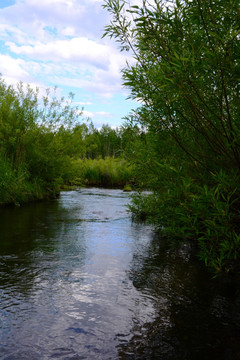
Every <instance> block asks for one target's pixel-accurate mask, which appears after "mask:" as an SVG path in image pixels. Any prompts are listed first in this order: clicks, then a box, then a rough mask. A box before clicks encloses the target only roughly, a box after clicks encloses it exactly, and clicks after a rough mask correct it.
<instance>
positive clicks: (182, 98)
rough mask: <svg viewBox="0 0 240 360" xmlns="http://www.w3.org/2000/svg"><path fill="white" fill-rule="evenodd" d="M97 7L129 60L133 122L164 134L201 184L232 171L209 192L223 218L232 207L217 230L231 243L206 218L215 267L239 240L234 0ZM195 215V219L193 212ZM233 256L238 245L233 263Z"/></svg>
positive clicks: (237, 14) (119, 2)
mask: <svg viewBox="0 0 240 360" xmlns="http://www.w3.org/2000/svg"><path fill="white" fill-rule="evenodd" d="M104 7H105V8H106V9H107V10H108V11H109V13H110V14H111V22H110V24H109V25H108V26H106V32H105V35H108V36H110V37H111V38H115V40H116V41H117V42H118V43H119V44H120V48H121V50H122V51H131V52H132V54H133V58H134V62H133V63H132V64H126V66H125V68H124V69H123V81H124V84H125V86H127V87H128V88H129V89H130V90H131V95H130V96H131V97H132V98H134V99H141V103H142V105H141V106H140V107H139V109H138V110H137V111H136V112H135V117H136V118H137V119H138V121H140V122H141V123H143V124H144V125H145V126H147V127H149V128H151V131H152V130H153V131H155V133H156V134H157V133H159V132H163V133H165V134H166V136H171V137H172V138H173V139H174V141H175V144H177V148H178V149H179V153H182V154H183V153H184V154H185V155H186V157H187V158H188V163H189V168H191V167H192V168H193V169H194V168H195V173H194V177H195V178H196V174H197V173H198V174H199V178H200V176H201V174H202V173H204V174H205V178H204V179H205V180H204V181H205V182H206V184H205V185H206V186H212V185H213V183H214V176H215V179H216V177H217V178H218V182H219V176H220V175H219V174H221V176H222V178H223V174H227V175H226V176H229V174H231V179H230V180H229V183H231V188H230V189H229V188H228V189H226V188H225V191H222V192H221V191H220V192H219V191H216V189H217V188H218V190H219V183H218V182H216V183H215V188H214V192H216V193H215V195H214V194H213V195H211V196H213V197H214V196H215V198H216V196H218V200H219V201H220V202H221V203H225V206H227V207H225V208H224V212H225V214H226V211H227V209H228V210H229V209H231V220H230V219H228V220H227V225H226V227H225V229H224V230H221V231H223V232H224V231H225V232H228V233H229V234H231V236H230V238H231V239H230V240H229V243H228V244H227V245H226V244H225V245H223V246H220V245H219V244H220V243H221V241H222V240H219V238H218V235H217V234H219V233H220V230H219V227H218V224H220V223H221V222H222V221H223V222H224V221H225V220H226V219H225V220H223V219H220V218H219V212H218V211H216V209H215V210H214V211H215V213H216V212H218V219H215V218H214V219H213V218H212V216H213V217H214V214H213V213H214V212H213V213H212V212H211V211H210V213H211V214H210V215H209V218H208V219H207V221H208V223H209V224H210V222H211V221H212V222H213V223H214V225H213V226H212V228H211V227H210V225H209V226H208V229H207V231H208V233H209V234H210V235H209V237H208V241H209V239H211V236H212V232H213V231H215V237H217V240H216V239H215V240H216V241H215V243H214V244H213V245H212V243H211V245H206V242H203V243H202V247H203V248H204V247H206V248H207V250H206V249H205V250H206V251H208V253H211V252H212V251H215V252H216V254H215V255H216V256H215V255H214V256H215V257H216V259H217V258H218V259H220V260H219V261H217V260H216V262H215V264H214V266H215V267H222V266H223V260H222V259H223V258H224V257H225V258H226V257H229V258H231V257H232V256H233V255H232V254H231V255H228V253H227V252H228V250H222V249H223V247H225V248H227V249H229V248H232V247H235V245H236V243H237V244H238V243H239V241H238V240H239V227H238V225H237V223H239V212H238V210H237V209H238V206H237V205H236V204H239V203H240V202H239V198H240V191H239V185H238V182H239V177H240V131H239V130H240V106H239V104H240V83H239V79H240V43H239V41H240V6H239V0H228V1H226V0H172V1H161V0H151V1H147V0H139V1H136V2H134V4H133V5H131V1H125V0H105V5H104ZM192 176H193V173H192ZM210 178H211V181H210V180H209V179H210ZM225 179H226V178H225ZM228 179H229V178H228ZM195 180H196V179H195ZM201 181H203V180H201ZM223 182H224V181H223V180H222V183H223ZM225 183H226V181H225ZM201 184H202V185H204V184H203V182H201ZM221 186H222V187H223V185H221ZM205 189H207V188H206V187H205ZM206 191H207V190H206ZM206 191H205V193H206ZM216 194H217V195H216ZM229 194H231V196H228V195H229ZM195 195H196V194H195ZM205 195H206V194H205ZM205 195H204V196H205ZM205 200H206V199H205ZM205 200H204V201H205ZM205 202H206V201H205ZM209 202H210V203H211V202H213V201H212V200H211V201H210V200H209ZM233 203H234V204H233ZM226 204H227V205H226ZM195 205H196V204H195ZM215 205H216V204H215ZM215 205H214V206H215ZM209 206H210V205H209ZM211 206H212V205H211ZM215 207H216V206H215ZM221 209H222V210H223V208H221ZM186 210H188V211H190V209H189V208H188V209H186ZM195 210H196V209H194V211H195ZM202 210H203V209H202ZM222 210H221V211H222ZM191 211H193V209H191ZM194 211H193V212H194ZM198 211H199V209H198ZM203 211H204V210H203ZM219 211H220V210H219ZM229 211H230V210H229ZM186 216H187V215H186ZM195 217H197V220H199V218H200V215H199V214H197V215H196V214H195ZM202 218H204V216H202ZM205 220H206V219H205ZM205 220H201V226H198V227H197V229H196V231H195V233H196V234H197V235H198V237H199V236H200V238H202V237H203V232H204V231H206V221H205ZM213 220H214V221H213ZM192 221H193V220H192ZM203 221H205V227H204V226H203ZM196 222H197V221H195V223H196ZM219 226H220V225H219ZM214 227H215V228H214ZM213 228H214V230H213ZM202 229H204V230H202ZM209 229H210V230H209ZM223 237H224V235H223ZM236 239H238V240H236ZM210 242H211V241H210ZM233 243H234V244H235V245H234V246H233V245H232V244H233ZM220 248H221V249H220ZM212 249H214V250H212ZM205 250H204V251H205ZM235 250H236V247H235ZM224 251H225V252H224ZM222 253H224V255H222ZM211 256H212V253H211V254H210V257H211ZM238 256H239V246H238V245H237V250H236V251H235V252H234V258H236V257H238ZM208 261H209V260H206V262H208ZM224 266H225V267H226V266H227V265H226V264H225V265H224Z"/></svg>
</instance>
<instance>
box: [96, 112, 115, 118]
mask: <svg viewBox="0 0 240 360" xmlns="http://www.w3.org/2000/svg"><path fill="white" fill-rule="evenodd" d="M96 115H99V116H103V117H105V118H111V117H112V114H110V113H109V112H106V111H97V112H96Z"/></svg>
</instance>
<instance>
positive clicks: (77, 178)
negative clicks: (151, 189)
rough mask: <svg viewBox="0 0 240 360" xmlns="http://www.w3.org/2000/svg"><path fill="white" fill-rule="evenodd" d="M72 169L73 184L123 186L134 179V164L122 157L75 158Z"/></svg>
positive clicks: (71, 182)
mask: <svg viewBox="0 0 240 360" xmlns="http://www.w3.org/2000/svg"><path fill="white" fill-rule="evenodd" d="M72 169H73V170H72V171H73V173H72V179H71V180H70V181H69V183H70V184H72V185H81V184H85V185H90V186H102V187H115V188H118V187H120V188H122V187H124V186H125V185H126V184H128V183H133V181H134V175H133V166H132V165H130V164H129V163H128V162H127V161H126V160H125V159H122V158H117V159H116V158H114V157H106V158H105V159H102V158H99V159H78V160H73V162H72Z"/></svg>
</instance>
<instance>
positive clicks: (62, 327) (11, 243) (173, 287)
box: [0, 188, 240, 360]
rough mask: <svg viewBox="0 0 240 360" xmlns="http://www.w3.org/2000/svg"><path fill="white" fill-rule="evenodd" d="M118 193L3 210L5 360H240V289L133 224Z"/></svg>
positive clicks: (0, 279)
mask: <svg viewBox="0 0 240 360" xmlns="http://www.w3.org/2000/svg"><path fill="white" fill-rule="evenodd" d="M128 201H129V200H128V195H127V194H126V193H123V192H122V191H121V190H106V189H95V188H93V189H81V190H79V191H72V192H66V193H62V194H61V196H60V198H59V199H57V200H54V201H48V202H42V203H38V204H28V205H26V206H24V207H19V208H4V209H1V210H0V231H1V232H0V296H1V303H0V358H1V359H5V360H18V359H20V360H24V359H26V360H35V359H36V360H39V359H90V360H92V359H93V360H94V359H102V360H105V359H142V360H145V359H167V360H168V359H189V360H190V359H239V358H240V325H239V324H240V310H239V305H240V296H239V286H238V285H236V284H237V281H233V280H232V281H230V280H226V281H223V280H220V279H215V280H213V279H211V278H210V276H209V274H207V273H206V271H205V270H204V269H202V268H201V266H200V265H199V264H198V261H197V260H196V258H195V256H194V252H193V251H192V250H191V249H189V248H188V247H187V246H182V247H181V248H178V249H172V248H170V247H169V245H168V244H166V243H165V242H164V240H163V239H162V240H161V241H160V240H159V239H158V238H156V237H155V236H154V234H153V232H152V230H151V228H150V227H148V226H146V225H141V224H134V223H132V222H131V220H130V218H129V214H128V213H127V211H126V205H127V203H128Z"/></svg>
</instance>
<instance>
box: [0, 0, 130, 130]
mask: <svg viewBox="0 0 240 360" xmlns="http://www.w3.org/2000/svg"><path fill="white" fill-rule="evenodd" d="M102 4H103V1H102V0H0V72H1V73H2V75H3V77H4V78H5V79H6V81H7V82H8V83H12V84H14V83H16V82H18V81H19V80H21V81H23V82H26V83H29V84H32V85H33V86H38V87H40V88H44V87H54V86H57V87H58V91H59V94H61V95H67V94H68V93H69V92H70V91H71V92H73V93H74V94H75V98H74V100H75V101H76V103H78V104H79V105H80V107H81V106H83V107H84V111H85V112H84V114H85V116H89V117H90V118H91V119H92V121H93V123H94V125H95V126H96V127H100V126H101V125H102V124H103V123H105V124H106V123H108V124H109V125H111V126H118V125H120V124H121V123H122V122H123V120H122V117H123V116H125V115H127V114H128V113H129V112H130V110H131V109H132V108H134V107H135V103H133V102H131V101H129V100H128V101H127V100H126V97H127V95H128V93H127V91H126V89H123V88H122V86H121V74H120V69H121V68H122V67H123V66H124V64H125V61H126V55H124V54H122V53H120V52H119V50H118V48H117V45H116V44H115V43H114V42H113V41H110V40H109V39H107V38H104V39H102V38H101V37H102V34H103V32H104V26H105V25H107V24H108V20H109V19H108V16H109V15H108V13H107V12H106V10H104V9H103V8H102Z"/></svg>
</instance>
